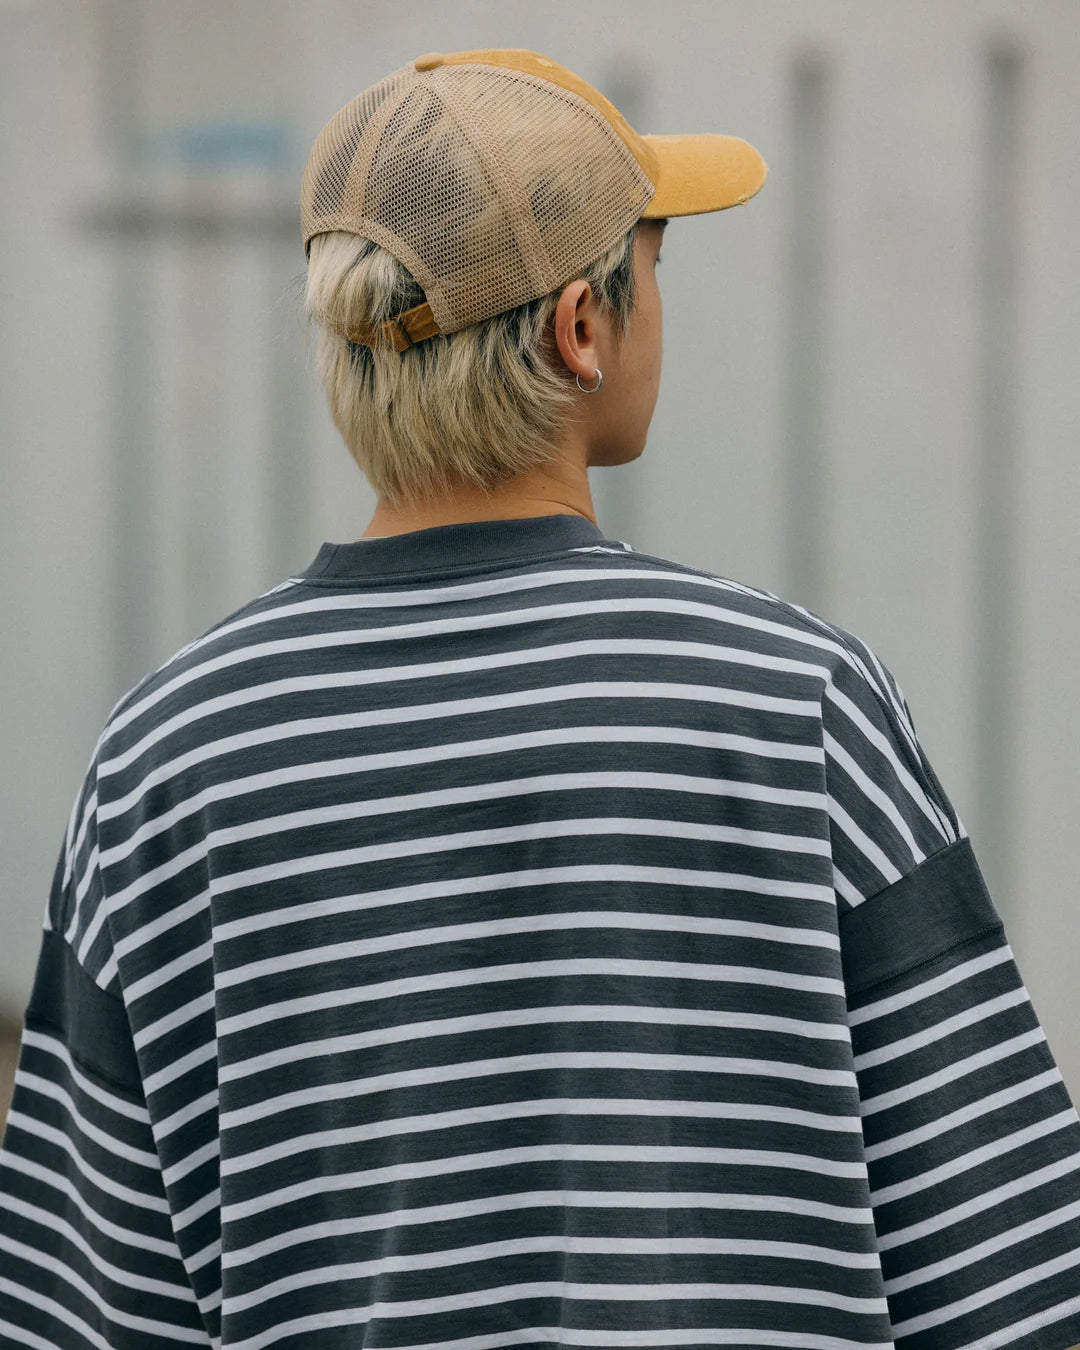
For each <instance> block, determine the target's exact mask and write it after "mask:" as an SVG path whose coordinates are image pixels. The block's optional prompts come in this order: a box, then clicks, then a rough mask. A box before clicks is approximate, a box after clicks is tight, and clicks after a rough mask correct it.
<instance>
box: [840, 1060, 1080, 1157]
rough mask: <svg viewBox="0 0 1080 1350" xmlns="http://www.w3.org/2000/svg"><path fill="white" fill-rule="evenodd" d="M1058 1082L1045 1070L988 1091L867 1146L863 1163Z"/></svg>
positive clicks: (919, 1144) (922, 1141) (1054, 1073)
mask: <svg viewBox="0 0 1080 1350" xmlns="http://www.w3.org/2000/svg"><path fill="white" fill-rule="evenodd" d="M1059 1079H1060V1074H1059V1073H1058V1072H1057V1070H1055V1069H1048V1070H1047V1071H1046V1073H1040V1074H1036V1075H1035V1077H1034V1078H1025V1079H1024V1081H1023V1082H1022V1083H1014V1084H1011V1085H1010V1086H1009V1087H1007V1088H1002V1090H1001V1091H1000V1092H991V1093H990V1094H989V1095H988V1096H986V1097H980V1098H979V1099H978V1100H977V1101H973V1102H965V1103H964V1105H963V1106H961V1107H960V1108H959V1109H958V1110H956V1111H950V1112H949V1113H948V1114H947V1115H944V1116H938V1117H937V1118H936V1119H935V1120H928V1121H921V1122H920V1123H919V1125H917V1126H916V1127H915V1129H913V1130H905V1131H904V1133H903V1134H895V1135H893V1136H892V1137H891V1138H889V1139H883V1140H881V1142H880V1143H877V1144H870V1145H867V1147H866V1148H865V1150H864V1151H865V1154H866V1161H867V1162H876V1161H877V1160H878V1159H879V1158H888V1157H890V1156H891V1155H892V1154H894V1153H902V1152H903V1151H904V1150H905V1149H908V1148H921V1147H922V1146H923V1145H924V1144H927V1143H929V1141H930V1140H931V1139H936V1138H937V1137H938V1136H939V1135H942V1134H948V1133H949V1131H950V1130H954V1129H956V1128H957V1127H958V1126H960V1125H966V1124H967V1123H968V1122H969V1121H972V1120H978V1119H979V1118H980V1117H981V1116H988V1115H989V1114H990V1112H991V1111H998V1110H1000V1109H1001V1107H1003V1106H1010V1105H1012V1103H1014V1102H1019V1101H1023V1100H1024V1098H1025V1097H1031V1096H1033V1095H1034V1094H1035V1093H1036V1092H1041V1091H1042V1090H1043V1089H1044V1088H1048V1087H1053V1086H1054V1085H1055V1084H1056V1083H1057V1082H1058V1081H1059Z"/></svg>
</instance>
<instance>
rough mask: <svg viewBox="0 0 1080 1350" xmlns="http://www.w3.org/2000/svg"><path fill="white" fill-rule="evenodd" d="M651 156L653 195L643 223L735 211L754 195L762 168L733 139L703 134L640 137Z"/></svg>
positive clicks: (761, 179)
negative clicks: (653, 158) (731, 208)
mask: <svg viewBox="0 0 1080 1350" xmlns="http://www.w3.org/2000/svg"><path fill="white" fill-rule="evenodd" d="M641 139H642V140H643V141H644V142H645V143H646V145H648V146H649V148H650V149H651V150H652V152H653V154H654V155H655V156H656V164H657V175H656V191H655V192H654V193H653V198H652V201H651V202H649V204H648V206H647V207H646V208H645V210H644V211H643V212H642V215H643V216H644V218H645V219H646V220H658V219H661V218H663V217H667V216H698V215H703V214H704V213H705V212H707V211H723V210H724V209H725V208H726V207H728V206H740V205H741V204H742V203H743V202H748V201H749V200H750V198H751V197H752V196H753V195H754V194H755V192H758V191H760V189H761V187H762V185H763V183H764V182H765V178H766V176H767V175H768V172H769V169H768V165H767V164H766V163H765V161H764V160H763V159H762V157H761V155H760V154H759V153H758V152H757V151H756V150H755V149H754V147H753V146H752V145H750V144H749V143H748V142H747V141H744V140H742V139H741V138H740V137H738V136H718V135H712V134H708V133H703V134H701V135H689V136H642V138H641Z"/></svg>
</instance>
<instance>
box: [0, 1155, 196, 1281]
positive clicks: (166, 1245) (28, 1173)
mask: <svg viewBox="0 0 1080 1350" xmlns="http://www.w3.org/2000/svg"><path fill="white" fill-rule="evenodd" d="M0 1166H3V1167H10V1168H11V1170H12V1171H13V1172H21V1173H22V1175H23V1176H24V1177H32V1178H33V1179H34V1181H40V1182H42V1183H43V1184H44V1185H46V1186H52V1187H53V1189H54V1190H58V1191H60V1192H61V1194H63V1195H65V1196H67V1198H68V1200H69V1201H70V1202H71V1204H72V1205H74V1206H75V1208H76V1209H77V1210H78V1211H79V1212H80V1214H82V1216H83V1218H84V1219H85V1220H86V1221H87V1223H89V1224H92V1225H93V1227H94V1228H96V1229H97V1230H98V1231H99V1232H101V1233H104V1234H105V1235H106V1236H107V1237H111V1238H112V1239H113V1240H114V1241H115V1242H123V1243H126V1244H127V1245H128V1246H129V1247H141V1248H142V1249H143V1251H148V1252H159V1253H160V1254H161V1255H162V1256H172V1257H175V1256H176V1255H177V1251H176V1247H175V1245H174V1244H173V1243H171V1242H165V1241H163V1240H162V1239H161V1238H156V1237H152V1236H151V1235H150V1234H148V1233H144V1232H143V1231H142V1230H141V1229H135V1228H121V1227H120V1225H119V1224H115V1223H110V1222H109V1220H108V1219H105V1218H102V1216H101V1215H100V1214H99V1213H98V1212H97V1210H95V1209H94V1208H93V1206H92V1205H91V1204H90V1202H89V1200H88V1199H87V1198H86V1196H85V1194H84V1193H83V1192H82V1191H80V1190H79V1189H78V1187H77V1186H75V1185H74V1184H73V1183H72V1182H71V1181H70V1180H69V1178H68V1177H66V1176H64V1175H63V1174H62V1173H60V1172H51V1171H50V1170H49V1169H48V1168H46V1167H42V1165H41V1164H40V1163H35V1162H31V1161H30V1160H29V1158H22V1157H20V1156H19V1155H18V1154H16V1153H12V1152H11V1151H10V1150H0Z"/></svg>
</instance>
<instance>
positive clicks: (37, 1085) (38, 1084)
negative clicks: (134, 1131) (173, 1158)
mask: <svg viewBox="0 0 1080 1350" xmlns="http://www.w3.org/2000/svg"><path fill="white" fill-rule="evenodd" d="M15 1086H16V1087H24V1088H26V1090H27V1091H28V1092H36V1093H38V1094H39V1095H40V1096H42V1097H48V1098H50V1099H51V1100H52V1101H54V1102H59V1103H60V1105H61V1106H62V1107H63V1108H64V1109H65V1111H67V1113H68V1115H69V1116H70V1117H71V1120H72V1123H73V1124H74V1126H75V1129H76V1130H77V1131H78V1132H79V1133H80V1134H81V1135H85V1137H86V1138H87V1139H92V1140H93V1141H94V1143H95V1144H98V1145H99V1146H100V1147H101V1148H103V1149H105V1151H106V1152H108V1153H112V1154H113V1155H114V1156H115V1157H117V1158H126V1159H127V1161H128V1162H132V1163H135V1164H136V1165H137V1166H139V1167H149V1168H152V1169H153V1170H154V1171H157V1170H158V1157H157V1154H156V1153H148V1152H147V1151H146V1149H143V1148H133V1147H132V1146H131V1145H130V1144H125V1143H123V1142H122V1140H120V1139H117V1137H116V1136H115V1135H113V1134H110V1133H109V1132H108V1131H107V1130H103V1129H101V1128H100V1126H98V1125H95V1124H94V1123H93V1122H92V1121H89V1120H87V1119H86V1117H85V1116H84V1115H83V1114H82V1112H81V1111H80V1110H79V1108H78V1107H77V1106H76V1105H75V1102H74V1101H73V1100H72V1097H71V1093H70V1092H68V1091H67V1090H66V1089H65V1088H62V1087H61V1086H60V1085H59V1084H58V1083H54V1082H52V1081H51V1080H50V1079H48V1078H42V1077H41V1075H40V1074H36V1073H30V1072H29V1071H28V1070H26V1069H22V1068H20V1069H19V1070H17V1072H16V1074H15ZM27 1104H28V1105H29V1103H27Z"/></svg>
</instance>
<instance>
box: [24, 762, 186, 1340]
mask: <svg viewBox="0 0 1080 1350" xmlns="http://www.w3.org/2000/svg"><path fill="white" fill-rule="evenodd" d="M99 745H100V742H99ZM96 763H97V753H96V751H95V755H94V757H93V758H92V761H91V765H90V768H89V770H88V771H87V774H86V776H85V779H84V781H83V784H82V786H81V788H80V790H79V792H78V794H77V797H76V800H75V804H74V807H73V810H72V813H71V817H70V820H69V824H68V829H67V834H66V837H65V839H64V843H63V846H62V847H61V850H60V856H59V859H58V861H57V864H56V871H55V874H54V876H53V882H52V887H51V891H50V894H49V900H48V906H47V910H46V915H45V922H44V932H43V934H42V944H41V954H40V957H39V959H38V965H37V971H36V975H35V979H34V985H33V992H32V994H31V997H30V1002H29V1005H28V1006H27V1009H26V1016H25V1025H24V1030H23V1037H22V1045H21V1049H20V1054H19V1061H18V1070H17V1073H16V1078H15V1090H14V1095H13V1098H12V1102H11V1109H10V1111H9V1113H8V1118H7V1126H6V1130H5V1133H4V1137H3V1145H2V1147H0V1346H16V1345H18V1346H34V1347H40V1350H45V1348H46V1347H49V1348H59V1350H85V1348H86V1347H90V1346H93V1347H95V1348H96V1350H100V1348H101V1347H119V1348H121V1350H128V1348H130V1350H135V1347H145V1346H148V1345H172V1344H184V1345H203V1346H208V1345H210V1343H211V1342H210V1339H209V1336H208V1333H207V1330H206V1327H205V1326H204V1323H203V1320H202V1318H201V1316H200V1314H199V1309H198V1306H197V1304H196V1302H195V1296H194V1294H193V1292H192V1288H191V1284H190V1282H189V1280H188V1278H187V1275H186V1273H185V1270H184V1267H183V1265H182V1263H181V1261H180V1258H179V1253H178V1250H177V1246H176V1242H175V1239H174V1237H173V1230H172V1225H171V1222H170V1217H169V1206H168V1203H167V1200H166V1195H165V1188H164V1185H163V1179H162V1172H161V1167H160V1164H159V1161H158V1155H157V1152H156V1149H155V1146H154V1140H153V1137H152V1135H151V1131H150V1123H149V1116H148V1114H147V1109H146V1104H145V1101H144V1098H143V1093H142V1088H141V1084H140V1080H139V1070H138V1065H137V1062H136V1057H135V1048H134V1045H133V1041H132V1033H131V1027H130V1024H129V1022H128V1017H127V1011H126V1008H125V1006H124V1003H123V1001H122V999H121V998H120V996H119V993H118V986H116V984H115V981H114V982H113V984H112V985H111V986H110V985H108V984H107V983H104V980H105V977H104V976H103V975H102V973H101V972H102V967H103V965H104V962H103V961H102V954H103V953H107V952H108V949H109V935H108V925H107V924H106V923H105V912H104V907H103V896H102V892H101V885H100V878H99V874H98V848H97V822H96V808H97V787H96V773H95V770H96Z"/></svg>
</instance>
